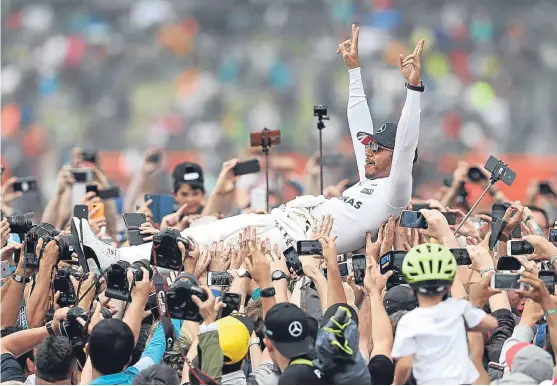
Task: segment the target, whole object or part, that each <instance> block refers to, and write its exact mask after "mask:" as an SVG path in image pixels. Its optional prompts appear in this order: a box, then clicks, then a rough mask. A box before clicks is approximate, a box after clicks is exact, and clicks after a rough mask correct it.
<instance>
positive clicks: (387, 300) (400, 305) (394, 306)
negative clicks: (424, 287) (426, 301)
mask: <svg viewBox="0 0 557 386" xmlns="http://www.w3.org/2000/svg"><path fill="white" fill-rule="evenodd" d="M383 304H384V305H385V309H386V310H387V314H389V315H392V314H394V313H395V312H397V311H401V310H406V311H412V310H413V309H414V308H416V307H418V300H417V299H416V295H415V294H414V290H413V289H412V288H410V287H409V286H407V285H397V286H396V287H393V288H391V289H389V290H388V291H387V293H386V294H385V297H384V298H383Z"/></svg>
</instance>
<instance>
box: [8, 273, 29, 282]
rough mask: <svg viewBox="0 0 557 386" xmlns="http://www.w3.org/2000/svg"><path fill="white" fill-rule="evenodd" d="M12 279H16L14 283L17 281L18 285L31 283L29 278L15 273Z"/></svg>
mask: <svg viewBox="0 0 557 386" xmlns="http://www.w3.org/2000/svg"><path fill="white" fill-rule="evenodd" d="M12 278H13V279H14V281H16V282H18V283H30V282H31V279H29V278H28V277H25V276H21V275H18V274H16V273H14V274H13V275H12Z"/></svg>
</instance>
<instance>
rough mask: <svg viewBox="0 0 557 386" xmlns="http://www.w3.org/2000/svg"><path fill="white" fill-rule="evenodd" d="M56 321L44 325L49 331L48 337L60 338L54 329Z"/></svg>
mask: <svg viewBox="0 0 557 386" xmlns="http://www.w3.org/2000/svg"><path fill="white" fill-rule="evenodd" d="M53 323H54V321H53V320H51V321H49V322H46V324H45V325H44V326H45V327H46V330H47V331H48V335H51V336H58V334H57V333H56V332H55V331H54V328H52V325H53Z"/></svg>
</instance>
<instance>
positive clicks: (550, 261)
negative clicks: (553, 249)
mask: <svg viewBox="0 0 557 386" xmlns="http://www.w3.org/2000/svg"><path fill="white" fill-rule="evenodd" d="M555 260H557V255H553V256H551V257H550V258H549V263H550V264H551V265H553V263H555Z"/></svg>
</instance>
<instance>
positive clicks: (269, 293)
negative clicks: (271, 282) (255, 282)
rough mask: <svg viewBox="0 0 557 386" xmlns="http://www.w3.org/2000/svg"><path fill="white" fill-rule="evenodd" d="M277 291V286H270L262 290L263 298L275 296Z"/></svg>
mask: <svg viewBox="0 0 557 386" xmlns="http://www.w3.org/2000/svg"><path fill="white" fill-rule="evenodd" d="M275 294H276V291H275V287H269V288H265V289H262V290H261V297H262V298H272V297H273V296H275Z"/></svg>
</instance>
